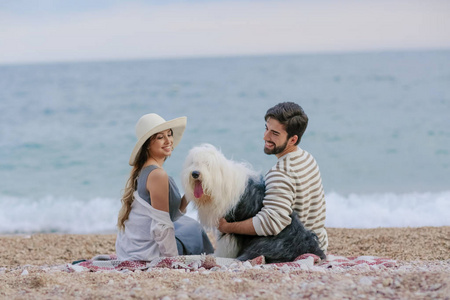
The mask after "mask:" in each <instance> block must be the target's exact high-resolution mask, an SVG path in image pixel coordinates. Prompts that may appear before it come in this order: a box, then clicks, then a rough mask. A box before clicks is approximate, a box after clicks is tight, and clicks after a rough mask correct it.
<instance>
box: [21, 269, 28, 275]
mask: <svg viewBox="0 0 450 300" xmlns="http://www.w3.org/2000/svg"><path fill="white" fill-rule="evenodd" d="M28 274H29V273H28V270H27V269H25V270H23V271H22V273H21V274H20V275H21V276H26V275H28Z"/></svg>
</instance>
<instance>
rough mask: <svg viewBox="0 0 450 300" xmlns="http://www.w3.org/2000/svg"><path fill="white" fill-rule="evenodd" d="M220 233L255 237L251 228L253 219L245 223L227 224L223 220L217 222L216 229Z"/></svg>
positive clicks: (252, 227)
mask: <svg viewBox="0 0 450 300" xmlns="http://www.w3.org/2000/svg"><path fill="white" fill-rule="evenodd" d="M217 229H219V231H220V232H222V233H237V234H246V235H256V230H255V227H254V226H253V218H251V219H247V220H245V221H240V222H233V223H228V222H227V220H225V218H221V219H220V220H219V227H217Z"/></svg>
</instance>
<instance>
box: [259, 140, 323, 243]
mask: <svg viewBox="0 0 450 300" xmlns="http://www.w3.org/2000/svg"><path fill="white" fill-rule="evenodd" d="M265 182H266V195H265V197H264V200H263V205H264V206H263V208H262V210H261V211H260V212H259V213H258V214H257V215H256V216H255V217H253V220H252V221H253V226H254V227H255V231H256V233H257V234H258V235H263V236H267V235H276V234H278V233H279V232H281V231H282V230H283V229H284V228H285V227H286V226H287V225H289V224H290V223H291V217H290V214H291V213H292V210H294V211H296V212H297V214H298V215H299V217H300V221H301V222H302V223H303V225H304V226H305V227H306V228H307V229H309V230H312V231H313V232H314V233H315V234H316V235H317V237H318V238H319V244H320V248H322V250H324V251H326V250H327V247H328V235H327V232H326V230H325V212H326V208H325V197H324V191H323V187H322V179H321V176H320V171H319V167H318V165H317V163H316V161H315V159H314V158H313V157H312V155H311V154H309V153H308V152H306V151H304V150H302V149H300V148H298V149H297V150H296V151H294V152H290V153H288V154H286V155H284V156H282V157H280V158H279V159H278V162H277V164H276V165H275V166H274V167H273V168H272V169H270V170H269V171H268V172H267V174H266V176H265Z"/></svg>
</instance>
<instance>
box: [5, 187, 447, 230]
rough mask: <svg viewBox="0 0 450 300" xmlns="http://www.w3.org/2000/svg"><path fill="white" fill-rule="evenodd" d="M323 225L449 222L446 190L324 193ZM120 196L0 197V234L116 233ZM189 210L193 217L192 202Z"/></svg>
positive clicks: (416, 225) (347, 225)
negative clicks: (325, 210)
mask: <svg viewBox="0 0 450 300" xmlns="http://www.w3.org/2000/svg"><path fill="white" fill-rule="evenodd" d="M326 201H327V219H326V226H327V227H338V228H377V227H422V226H450V218H449V217H448V212H449V211H450V191H444V192H438V193H407V194H394V193H383V194H360V195H358V194H350V195H348V196H343V195H340V194H337V193H328V194H327V195H326ZM119 209H120V201H119V200H118V199H111V198H101V197H98V198H93V199H91V200H87V201H83V200H79V199H73V198H57V197H53V196H48V197H44V198H41V199H37V200H33V199H25V198H15V197H9V196H1V197H0V233H1V234H23V233H27V234H29V233H49V232H54V233H73V234H89V233H115V232H116V222H117V213H118V211H119ZM187 215H188V216H190V217H192V218H194V219H196V218H197V213H196V211H195V209H194V208H193V207H192V205H189V206H188V212H187Z"/></svg>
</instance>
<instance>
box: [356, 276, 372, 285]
mask: <svg viewBox="0 0 450 300" xmlns="http://www.w3.org/2000/svg"><path fill="white" fill-rule="evenodd" d="M359 284H362V285H372V279H371V278H370V277H367V276H364V277H361V278H360V279H359Z"/></svg>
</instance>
